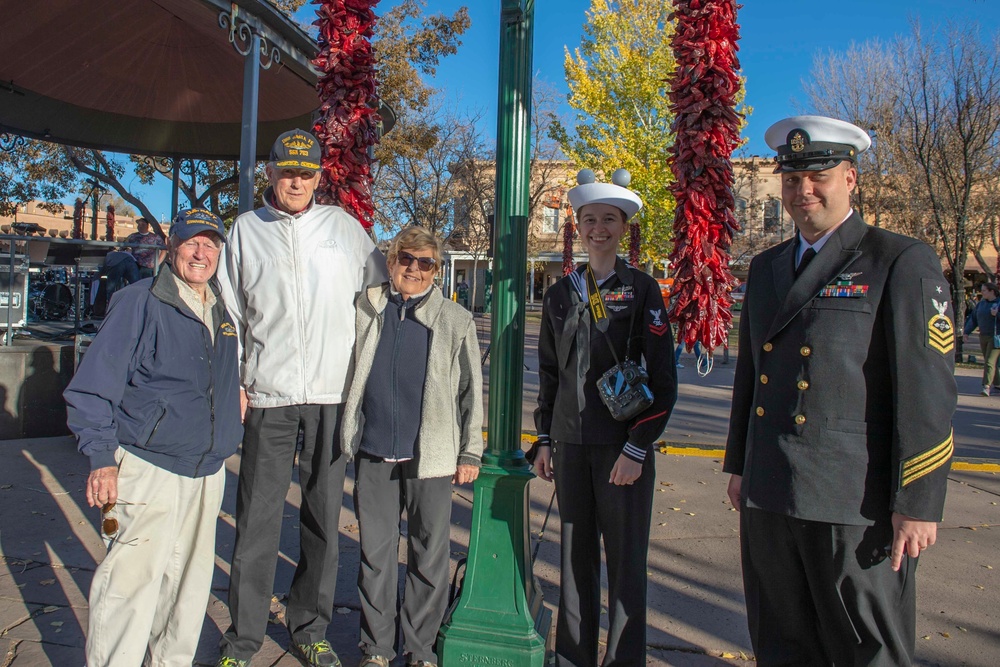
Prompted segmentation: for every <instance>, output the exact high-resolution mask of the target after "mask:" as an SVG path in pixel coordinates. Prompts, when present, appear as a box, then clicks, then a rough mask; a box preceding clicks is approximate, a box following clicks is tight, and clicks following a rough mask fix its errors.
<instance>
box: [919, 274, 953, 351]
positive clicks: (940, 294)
mask: <svg viewBox="0 0 1000 667" xmlns="http://www.w3.org/2000/svg"><path fill="white" fill-rule="evenodd" d="M923 283H924V286H923V287H924V299H925V301H924V314H925V316H926V317H927V346H928V347H930V348H931V349H933V350H937V351H938V352H940V353H941V354H948V353H949V352H951V351H952V350H954V349H955V325H954V324H953V323H952V320H951V317H949V313H948V299H946V298H945V296H946V295H947V292H946V290H945V288H943V287H942V286H941V285H940V284H935V281H933V280H928V279H926V278H925V279H924V280H923Z"/></svg>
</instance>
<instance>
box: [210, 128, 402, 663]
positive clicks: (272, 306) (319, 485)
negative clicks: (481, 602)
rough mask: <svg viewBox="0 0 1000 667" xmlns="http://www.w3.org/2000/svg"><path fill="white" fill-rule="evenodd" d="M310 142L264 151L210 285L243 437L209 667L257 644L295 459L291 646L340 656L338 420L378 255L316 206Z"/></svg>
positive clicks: (289, 141) (304, 657)
mask: <svg viewBox="0 0 1000 667" xmlns="http://www.w3.org/2000/svg"><path fill="white" fill-rule="evenodd" d="M319 169H320V144H319V142H318V141H317V140H316V137H314V136H313V135H312V134H310V133H309V132H305V131H303V130H291V131H289V132H285V133H284V134H282V135H281V136H279V137H278V138H277V139H276V140H275V142H274V145H273V146H272V147H271V156H270V160H269V161H268V163H267V167H266V171H267V178H268V181H269V182H270V187H268V188H267V190H265V191H264V197H263V199H264V201H263V204H264V205H263V206H262V207H261V208H258V209H257V210H255V211H250V212H249V213H244V214H243V215H241V216H239V217H238V218H236V220H235V221H234V222H233V226H232V229H231V230H230V232H229V243H228V244H227V245H226V255H225V258H224V261H223V263H222V267H221V268H220V270H219V279H220V282H221V283H222V290H223V294H224V296H225V300H226V306H227V307H228V308H229V310H230V312H231V313H232V314H233V319H234V320H235V321H236V328H237V330H238V332H239V336H240V338H239V340H240V343H241V344H242V351H243V352H242V358H241V362H242V366H241V369H242V382H243V387H244V389H245V400H248V401H249V408H248V409H247V412H246V421H245V423H246V437H245V438H244V440H243V454H242V457H241V461H240V481H239V488H238V490H237V493H236V544H235V546H234V551H233V568H232V572H231V574H230V578H229V613H230V615H231V616H232V625H231V626H230V627H229V629H228V630H226V632H225V634H223V636H222V640H221V642H220V650H221V656H220V658H219V661H218V667H246V666H247V665H248V664H249V663H250V659H251V658H252V657H253V655H254V653H256V652H257V651H258V650H260V647H261V645H262V643H263V641H264V633H265V632H266V630H267V619H268V612H269V610H270V606H271V596H272V595H273V594H274V573H275V562H276V561H277V558H278V544H279V539H280V537H281V521H282V514H283V513H284V511H285V510H284V507H285V496H286V495H287V493H288V488H289V485H290V484H291V478H292V469H293V466H294V465H295V460H296V444H297V441H298V435H299V431H300V429H301V430H302V432H303V434H304V441H303V442H304V444H303V448H302V451H301V452H299V453H298V463H299V486H300V488H301V490H302V506H301V508H300V510H299V517H298V524H299V544H300V547H299V548H300V556H299V559H298V565H297V566H296V568H295V577H294V578H293V579H292V587H291V590H290V591H289V593H288V607H287V610H286V613H285V618H286V620H287V623H288V631H289V634H290V635H291V638H292V646H291V652H292V653H293V654H294V655H295V656H296V657H298V659H299V660H300V661H302V662H304V663H305V664H306V665H309V666H310V667H331V666H335V665H339V664H340V659H339V658H338V657H337V654H336V653H335V652H334V650H333V648H332V647H331V646H330V642H329V641H327V639H326V630H327V627H328V626H329V624H330V622H331V620H332V618H333V599H334V593H335V591H336V587H337V567H338V563H339V556H340V552H339V545H338V537H339V526H340V507H341V502H342V499H343V494H344V474H345V470H346V465H347V457H346V456H343V455H342V454H341V452H340V421H341V417H342V414H343V405H344V400H345V399H346V398H347V383H348V381H349V379H350V375H349V373H350V368H351V353H352V351H353V349H354V301H355V299H356V298H357V296H358V294H359V293H361V292H362V291H363V290H364V289H365V288H366V287H367V286H368V285H373V284H380V283H381V282H382V281H383V280H384V279H385V277H386V269H385V258H384V257H383V256H382V253H380V252H379V251H378V249H377V248H376V247H375V244H374V243H373V242H372V240H371V238H369V236H368V234H367V233H365V230H364V228H363V227H362V226H361V224H360V223H359V222H358V221H357V220H356V219H354V218H353V217H351V216H350V215H349V214H348V213H347V212H346V211H344V209H342V208H340V207H339V206H327V205H323V204H317V203H316V201H315V198H314V196H313V194H314V192H315V190H316V186H317V185H318V184H319V179H320V171H319Z"/></svg>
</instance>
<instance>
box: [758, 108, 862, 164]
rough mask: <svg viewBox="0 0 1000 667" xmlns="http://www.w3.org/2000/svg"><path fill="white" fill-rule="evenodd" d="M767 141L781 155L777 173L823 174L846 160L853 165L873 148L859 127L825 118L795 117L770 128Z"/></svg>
mask: <svg viewBox="0 0 1000 667" xmlns="http://www.w3.org/2000/svg"><path fill="white" fill-rule="evenodd" d="M764 141H766V142H767V145H768V146H770V147H771V148H773V149H774V150H776V151H777V152H778V156H777V157H776V158H775V162H777V163H778V166H777V167H775V169H774V173H776V174H777V173H781V172H785V171H823V170H825V169H830V168H832V167H836V166H837V165H838V164H840V163H841V161H843V160H850V161H851V162H854V161H855V160H856V159H857V156H858V154H859V153H861V152H863V151H865V150H866V149H867V148H868V147H869V146H871V145H872V140H871V139H870V138H869V136H868V133H867V132H865V131H864V130H862V129H861V128H860V127H858V126H857V125H852V124H851V123H848V122H846V121H842V120H837V119H836V118H827V117H826V116H792V117H791V118H786V119H784V120H779V121H778V122H777V123H775V124H774V125H772V126H771V127H769V128H767V132H765V133H764Z"/></svg>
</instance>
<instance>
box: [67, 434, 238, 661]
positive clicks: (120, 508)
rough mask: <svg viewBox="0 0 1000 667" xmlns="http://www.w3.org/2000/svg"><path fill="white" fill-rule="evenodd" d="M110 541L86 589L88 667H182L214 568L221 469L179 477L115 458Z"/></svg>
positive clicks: (124, 456) (189, 656)
mask: <svg viewBox="0 0 1000 667" xmlns="http://www.w3.org/2000/svg"><path fill="white" fill-rule="evenodd" d="M116 458H117V460H118V498H119V501H118V503H117V504H116V506H115V509H113V510H112V512H111V513H110V514H109V516H113V517H114V518H116V519H118V524H119V530H118V535H117V536H116V537H114V538H113V539H110V540H109V539H108V538H106V537H105V543H106V544H107V546H108V553H107V556H105V558H104V560H103V561H102V562H101V564H100V565H99V566H98V567H97V570H96V572H94V580H93V583H91V586H90V625H89V630H88V632H87V666H88V667H136V666H137V665H140V664H141V665H145V666H147V667H181V666H183V667H190V665H191V663H192V662H193V660H194V654H195V650H196V649H197V647H198V638H199V636H200V635H201V627H202V623H203V622H204V619H205V610H206V608H207V607H208V596H209V593H210V590H211V586H212V572H213V569H214V567H215V527H216V522H217V521H218V518H219V510H220V509H221V507H222V493H223V489H224V487H225V474H226V471H225V468H222V469H220V470H219V471H218V472H217V473H215V474H214V475H210V476H208V477H199V478H191V477H182V476H180V475H176V474H174V473H171V472H168V471H166V470H164V469H162V468H158V467H156V466H154V465H153V464H151V463H147V462H146V461H144V460H142V459H141V458H139V457H137V456H135V455H133V454H130V453H128V452H126V451H125V450H123V449H119V450H118V454H117V456H116Z"/></svg>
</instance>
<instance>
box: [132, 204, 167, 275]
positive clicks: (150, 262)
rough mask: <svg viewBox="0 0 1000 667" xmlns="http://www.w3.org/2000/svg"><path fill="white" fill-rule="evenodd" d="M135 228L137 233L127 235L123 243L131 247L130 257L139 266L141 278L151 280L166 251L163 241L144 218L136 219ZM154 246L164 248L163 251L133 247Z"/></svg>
mask: <svg viewBox="0 0 1000 667" xmlns="http://www.w3.org/2000/svg"><path fill="white" fill-rule="evenodd" d="M135 225H136V228H137V229H138V231H136V232H133V233H132V234H129V235H128V238H126V239H125V243H128V244H129V245H130V246H133V247H132V257H134V258H135V262H136V264H138V265H139V275H140V276H141V277H142V278H152V277H153V271H154V270H155V268H156V266H157V265H159V263H160V262H162V261H163V258H164V256H166V254H167V251H166V248H165V247H164V245H163V239H162V238H161V237H160V235H159V234H157V233H156V232H154V231H152V229H150V226H149V220H146V218H137V219H136V221H135ZM139 244H141V245H155V246H160V247H161V248H164V249H163V250H157V249H156V248H136V247H134V245H139Z"/></svg>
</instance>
